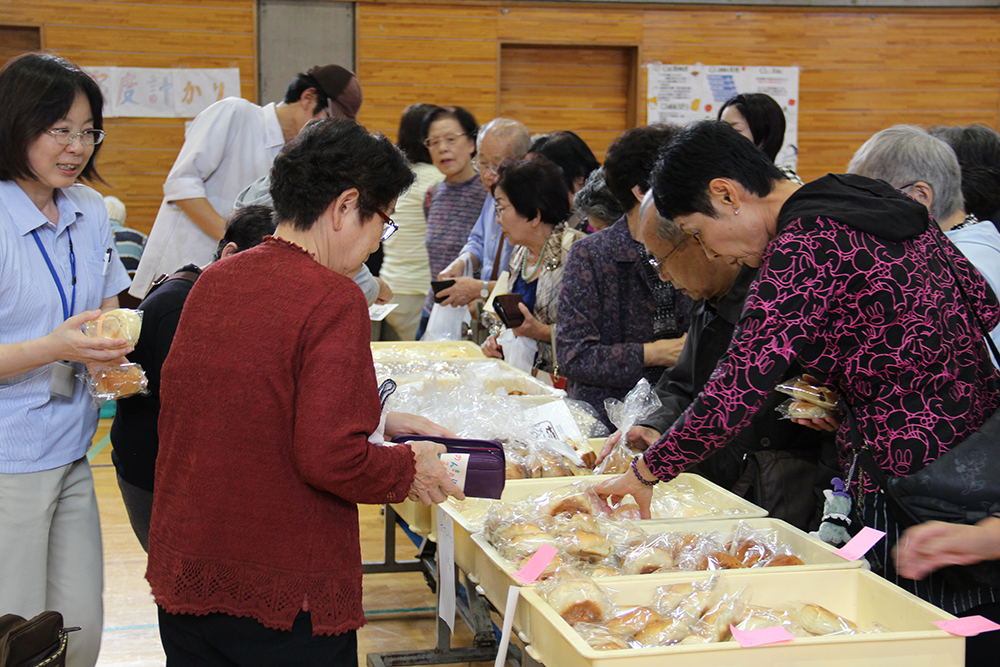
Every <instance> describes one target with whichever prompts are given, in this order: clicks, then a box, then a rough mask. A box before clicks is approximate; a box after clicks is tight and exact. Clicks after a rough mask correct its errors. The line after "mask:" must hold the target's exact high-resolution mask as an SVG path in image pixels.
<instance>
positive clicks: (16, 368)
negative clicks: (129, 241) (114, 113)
mask: <svg viewBox="0 0 1000 667" xmlns="http://www.w3.org/2000/svg"><path fill="white" fill-rule="evenodd" d="M102 104H103V99H102V97H101V91H100V89H99V88H98V87H97V84H96V83H94V81H93V79H91V78H90V77H89V76H88V75H87V74H86V73H84V72H83V71H82V70H80V69H79V68H78V67H76V66H75V65H72V64H70V63H68V62H66V61H65V60H62V59H61V58H57V57H55V56H51V55H46V54H38V53H29V54H25V55H23V56H20V57H18V58H15V59H14V60H12V61H10V62H9V63H8V64H7V65H6V66H5V67H4V68H3V70H2V71H0V613H16V614H20V615H21V616H24V617H28V618H30V617H32V616H35V615H36V614H38V613H39V612H42V611H44V610H47V609H52V610H55V611H59V612H61V613H62V614H63V617H64V623H65V625H66V626H79V627H80V628H81V631H80V632H78V633H73V635H71V637H70V640H69V648H68V661H67V664H68V665H71V666H72V667H89V666H91V665H94V664H95V663H96V661H97V653H98V649H99V648H100V640H101V625H102V621H103V618H102V616H103V609H102V603H101V591H102V588H103V584H104V580H103V574H102V567H103V565H102V554H101V532H100V523H99V518H98V513H97V499H96V497H95V495H94V480H93V477H92V476H91V472H90V466H89V465H88V463H87V458H86V453H87V448H88V447H89V446H90V442H91V440H92V438H93V437H94V432H95V430H96V428H97V410H96V409H95V407H94V405H93V403H92V401H91V399H90V396H89V394H88V393H87V390H86V388H85V387H84V386H83V384H82V383H81V382H80V381H78V380H77V378H76V374H77V373H80V372H82V371H83V367H84V364H87V363H99V362H115V361H116V360H117V359H118V358H120V357H122V356H123V355H124V354H125V353H127V352H129V351H131V348H129V347H125V345H126V342H125V341H124V340H115V339H98V338H89V337H87V336H85V335H84V334H83V333H82V331H81V330H80V327H81V325H82V324H83V323H84V322H87V321H89V320H93V319H96V318H97V317H98V316H99V315H100V312H101V311H102V310H110V309H112V308H116V307H117V306H118V297H117V294H118V293H119V292H121V291H122V290H124V289H125V288H127V287H128V285H129V280H128V274H127V273H126V272H125V267H124V266H123V265H122V263H121V262H120V261H119V259H118V254H117V252H116V250H115V243H114V239H113V236H112V233H111V228H110V226H109V224H108V216H107V210H106V209H105V207H104V201H103V199H102V198H101V195H100V194H98V193H97V192H96V191H94V190H92V189H90V188H88V187H86V186H83V185H77V184H76V181H77V179H79V178H84V179H88V180H92V179H97V178H99V177H98V175H97V171H96V168H95V166H94V159H95V157H96V154H97V152H98V149H99V147H100V143H101V140H102V139H103V138H104V131H103V130H102V129H101V128H102V125H103V119H102V117H101V107H102Z"/></svg>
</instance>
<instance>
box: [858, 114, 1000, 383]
mask: <svg viewBox="0 0 1000 667" xmlns="http://www.w3.org/2000/svg"><path fill="white" fill-rule="evenodd" d="M848 171H849V172H850V173H852V174H860V175H861V176H867V177H868V178H875V179H878V180H881V181H885V182H886V183H888V184H889V185H891V186H893V187H894V188H897V189H898V190H901V191H903V192H905V193H906V194H908V195H910V196H911V197H913V198H914V199H916V200H917V201H918V202H920V203H921V204H923V205H924V206H926V207H927V210H928V211H930V214H931V217H932V218H934V220H935V221H937V223H938V226H939V227H940V228H941V231H943V232H944V234H945V236H947V237H948V239H949V240H950V241H951V242H952V243H954V244H955V245H956V246H957V247H958V249H959V250H961V251H962V254H963V255H965V256H966V257H968V258H969V261H970V262H972V265H973V266H975V267H976V269H978V270H979V272H980V273H981V274H983V277H984V278H986V282H988V283H989V284H990V287H992V288H993V291H994V292H995V293H997V294H1000V232H998V231H997V228H996V227H994V226H993V225H991V224H989V222H988V221H981V220H979V218H977V217H976V216H975V215H973V214H972V213H967V212H966V210H965V204H964V200H963V196H962V172H961V169H960V167H959V164H958V158H957V157H956V156H955V151H954V150H952V148H951V146H949V145H948V144H947V143H945V142H944V141H943V140H941V139H938V138H937V137H933V136H931V135H930V134H929V133H928V132H927V131H926V130H924V129H922V128H920V127H917V126H915V125H895V126H893V127H890V128H888V129H885V130H882V131H881V132H878V133H876V134H875V135H874V136H872V138H871V139H869V140H868V141H866V142H865V143H864V145H862V146H861V148H859V149H858V152H857V153H855V154H854V158H853V159H852V160H851V164H850V166H849V167H848ZM983 222H985V224H982V223H983ZM990 336H991V337H992V338H993V342H995V343H996V344H997V345H1000V326H998V327H996V328H994V329H993V331H991V332H990ZM993 363H994V364H997V365H1000V360H997V359H994V360H993Z"/></svg>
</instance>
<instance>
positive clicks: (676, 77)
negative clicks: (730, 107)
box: [646, 63, 799, 169]
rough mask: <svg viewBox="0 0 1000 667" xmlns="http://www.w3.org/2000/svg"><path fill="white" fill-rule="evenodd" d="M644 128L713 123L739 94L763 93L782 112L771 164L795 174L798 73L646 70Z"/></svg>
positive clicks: (769, 69)
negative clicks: (781, 129) (782, 122)
mask: <svg viewBox="0 0 1000 667" xmlns="http://www.w3.org/2000/svg"><path fill="white" fill-rule="evenodd" d="M648 69H649V85H648V88H647V91H648V92H647V94H646V102H647V104H646V109H647V122H649V123H677V124H679V125H686V124H687V123H690V122H691V121H695V120H703V119H706V118H713V119H714V118H717V117H718V115H719V108H720V107H721V106H722V105H723V103H725V101H726V100H728V99H729V98H731V97H732V96H733V95H737V94H739V93H766V94H767V95H770V96H771V97H773V98H774V99H775V100H776V101H777V102H778V104H780V105H781V108H782V110H783V111H784V112H785V122H786V125H785V142H784V143H783V144H782V146H781V151H780V152H779V153H778V159H777V160H775V162H776V163H777V164H778V165H780V166H782V167H790V168H792V169H796V166H797V163H798V154H799V149H798V144H799V141H798V137H799V113H798V109H799V68H798V67H743V66H739V65H733V66H728V65H702V64H701V63H699V64H697V65H664V64H661V63H654V64H651V65H649V67H648Z"/></svg>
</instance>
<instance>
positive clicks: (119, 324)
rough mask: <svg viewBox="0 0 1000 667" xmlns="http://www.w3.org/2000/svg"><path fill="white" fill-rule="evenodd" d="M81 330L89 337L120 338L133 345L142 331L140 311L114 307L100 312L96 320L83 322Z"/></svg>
mask: <svg viewBox="0 0 1000 667" xmlns="http://www.w3.org/2000/svg"><path fill="white" fill-rule="evenodd" d="M82 330H83V333H85V334H86V335H88V336H90V337H91V338H121V339H122V340H124V341H126V342H127V343H128V344H129V345H131V346H133V347H134V346H135V344H136V343H137V342H139V333H140V332H141V331H142V311H141V310H133V309H131V308H115V309H114V310H109V311H108V312H106V313H101V316H100V317H98V318H97V319H96V320H91V321H89V322H84V323H83V327H82Z"/></svg>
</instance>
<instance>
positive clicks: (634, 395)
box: [604, 378, 663, 434]
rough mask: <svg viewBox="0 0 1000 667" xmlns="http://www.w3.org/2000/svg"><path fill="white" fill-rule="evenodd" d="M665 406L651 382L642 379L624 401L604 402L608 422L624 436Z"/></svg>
mask: <svg viewBox="0 0 1000 667" xmlns="http://www.w3.org/2000/svg"><path fill="white" fill-rule="evenodd" d="M662 406H663V403H662V401H660V397H659V396H657V395H656V391H655V390H654V389H653V387H652V386H650V384H649V380H647V379H646V378H642V379H641V380H639V382H637V383H636V385H635V386H634V387H633V388H632V389H631V390H629V392H628V394H626V396H625V400H624V401H619V400H618V399H616V398H608V399H605V400H604V409H605V410H606V411H607V413H608V421H610V422H611V423H612V424H614V425H615V428H617V429H618V430H619V431H621V432H622V433H623V434H625V433H628V430H629V429H630V428H632V427H633V426H635V425H636V424H638V423H639V422H640V421H642V420H643V419H645V418H646V417H648V416H649V415H651V414H653V413H654V412H656V411H657V410H658V409H659V408H660V407H662Z"/></svg>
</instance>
